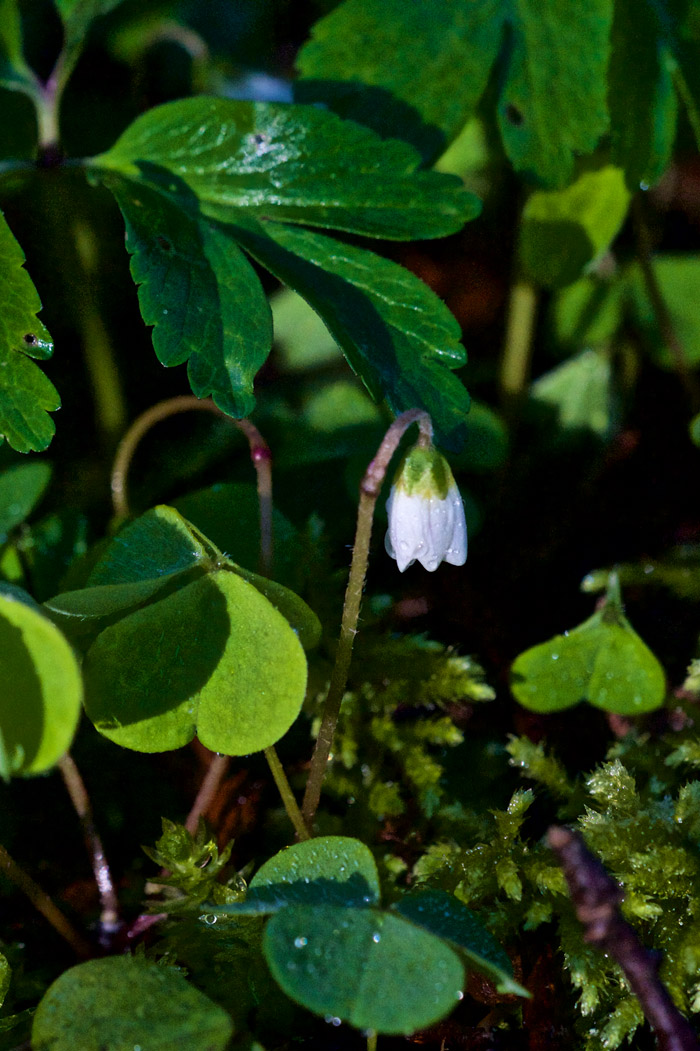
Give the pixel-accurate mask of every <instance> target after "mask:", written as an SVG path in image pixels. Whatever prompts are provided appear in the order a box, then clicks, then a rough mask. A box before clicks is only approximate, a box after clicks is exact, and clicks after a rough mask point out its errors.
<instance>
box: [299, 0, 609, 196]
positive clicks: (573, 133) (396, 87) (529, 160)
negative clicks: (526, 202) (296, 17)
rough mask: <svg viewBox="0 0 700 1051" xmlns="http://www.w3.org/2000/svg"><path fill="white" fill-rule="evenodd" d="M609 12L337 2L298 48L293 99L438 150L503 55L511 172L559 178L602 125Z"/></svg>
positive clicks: (564, 4)
mask: <svg viewBox="0 0 700 1051" xmlns="http://www.w3.org/2000/svg"><path fill="white" fill-rule="evenodd" d="M611 19H612V2H611V0H593V2H586V0H576V3H574V4H571V3H570V2H569V0H509V2H503V3H498V2H494V0H473V2H470V3H469V4H459V3H454V2H452V0H434V2H432V3H430V4H417V3H405V2H403V0H390V2H387V0H345V3H343V4H340V5H339V6H338V7H337V8H336V9H335V10H334V11H332V12H331V14H329V15H327V16H326V17H325V18H324V19H321V21H320V22H318V23H317V24H316V26H315V27H314V30H313V38H312V40H311V41H310V42H309V43H308V44H307V45H306V46H305V47H304V48H302V50H301V52H300V54H299V57H298V65H299V68H300V70H301V72H302V74H303V76H304V80H302V81H301V83H300V85H299V87H298V91H299V93H300V94H299V97H301V98H304V99H316V100H322V101H326V102H330V104H331V105H333V106H334V107H336V108H337V109H338V111H339V112H342V113H344V114H345V115H347V116H350V117H353V118H355V119H357V120H359V121H363V122H365V121H366V122H367V123H369V124H370V126H372V127H376V128H378V129H379V130H382V131H384V132H385V133H386V128H387V125H388V124H389V122H390V121H393V122H394V126H395V127H400V128H401V129H402V130H401V134H402V135H403V134H405V135H406V137H407V138H409V139H410V141H413V142H415V143H416V144H417V145H418V146H419V147H420V148H421V149H422V150H423V152H424V155H425V156H426V157H428V158H434V156H436V154H437V152H438V151H439V149H440V148H441V147H444V145H445V142H446V141H449V140H451V139H453V138H455V137H456V135H457V133H458V132H459V131H460V130H461V128H462V127H463V125H464V124H465V123H466V121H467V120H468V119H469V117H471V116H472V115H473V113H474V110H475V107H476V104H477V102H478V101H479V98H480V97H481V95H482V93H483V91H484V89H485V87H486V85H487V82H488V80H489V77H490V76H491V73H492V68H493V66H494V63H495V62H496V60H497V58H498V56H499V55H500V64H501V70H500V77H499V81H500V85H501V86H500V91H499V97H498V102H497V112H498V120H499V124H500V127H501V134H502V136H503V142H504V145H505V148H506V152H507V153H508V156H509V157H510V159H511V161H512V162H513V164H514V166H515V167H516V168H517V169H518V170H520V171H523V172H525V173H529V174H531V175H534V176H535V177H536V178H538V179H540V180H542V181H543V182H545V183H547V184H550V185H563V184H564V183H566V182H567V181H568V180H569V179H570V177H571V174H572V172H573V161H574V155H575V154H576V153H589V152H590V151H591V150H592V149H593V148H594V147H595V145H596V143H597V142H598V140H599V138H600V136H601V135H602V134H603V133H604V132H605V131H606V130H607V123H608V118H607V108H606V79H605V73H606V67H607V62H608V54H609V34H610V23H611ZM363 85H369V86H370V89H369V90H367V89H366V88H363ZM399 104H400V105H399ZM401 106H402V107H403V109H401ZM395 133H396V132H394V134H395Z"/></svg>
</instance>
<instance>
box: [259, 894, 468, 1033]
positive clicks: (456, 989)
mask: <svg viewBox="0 0 700 1051" xmlns="http://www.w3.org/2000/svg"><path fill="white" fill-rule="evenodd" d="M263 951H264V953H265V958H266V960H267V962H268V965H269V967H270V970H271V971H272V974H273V976H274V978H275V979H276V981H277V982H279V984H280V985H281V987H282V989H283V990H284V992H285V993H286V994H287V995H288V996H290V997H291V998H292V999H294V1000H296V1001H297V1002H298V1003H300V1004H303V1006H304V1007H308V1008H309V1010H311V1011H315V1012H316V1013H317V1014H320V1015H325V1016H326V1017H330V1018H338V1019H340V1020H341V1021H344V1022H349V1023H350V1024H351V1025H354V1026H356V1027H357V1028H358V1029H374V1030H375V1031H376V1032H378V1033H395V1034H403V1035H408V1034H410V1033H413V1032H415V1031H416V1030H417V1029H424V1028H426V1027H427V1026H429V1025H432V1024H433V1023H434V1022H437V1021H439V1019H441V1018H444V1017H445V1015H447V1014H449V1012H450V1011H451V1010H452V1009H453V1008H454V1007H456V1005H457V1003H458V1002H459V1000H461V999H462V996H463V988H464V969H463V967H462V964H461V962H460V960H459V957H458V956H457V954H456V953H455V952H454V950H453V949H451V948H450V947H449V946H448V945H447V944H446V943H445V942H444V941H442V939H440V938H436V937H435V936H434V935H432V934H430V933H428V931H425V930H421V929H420V928H419V927H417V926H415V925H414V924H413V923H409V922H408V921H407V920H404V919H403V918H402V917H401V916H397V915H395V914H392V913H382V912H380V911H379V910H378V909H368V908H344V907H342V906H338V905H294V906H289V907H288V908H284V909H280V911H279V912H277V913H276V914H275V915H274V916H273V917H272V918H271V919H270V920H269V921H268V924H267V927H266V928H265V935H264V940H263Z"/></svg>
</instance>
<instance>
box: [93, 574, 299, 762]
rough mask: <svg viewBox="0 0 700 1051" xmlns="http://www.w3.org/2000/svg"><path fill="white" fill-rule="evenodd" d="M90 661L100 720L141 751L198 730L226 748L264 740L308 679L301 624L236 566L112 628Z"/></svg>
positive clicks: (110, 733) (294, 709)
mask: <svg viewBox="0 0 700 1051" xmlns="http://www.w3.org/2000/svg"><path fill="white" fill-rule="evenodd" d="M84 668H85V682H86V700H85V707H86V711H87V713H88V715H89V717H90V719H91V720H92V721H93V722H94V724H95V726H96V727H97V729H98V730H99V731H100V733H102V734H104V735H105V736H106V737H109V738H110V740H113V741H115V742H116V743H117V744H120V745H122V746H124V747H126V748H133V749H135V750H136V751H143V752H161V751H167V750H169V749H173V748H180V747H182V746H183V745H185V744H187V743H188V742H189V741H191V740H192V738H193V737H194V736H195V734H197V736H198V737H199V739H200V741H201V742H202V744H204V745H205V746H206V747H207V748H211V749H212V751H215V752H221V753H223V754H226V755H245V754H247V753H249V752H254V751H259V750H262V749H263V748H267V747H268V746H269V745H271V744H274V743H275V742H276V741H277V740H279V738H280V737H281V736H282V735H283V734H284V733H286V731H287V730H288V729H289V727H290V726H291V725H292V723H293V722H294V720H295V719H296V717H297V715H298V714H299V711H300V708H301V704H302V702H303V700H304V693H305V689H306V659H305V657H304V651H303V649H302V647H301V644H300V642H299V639H298V638H297V636H296V634H295V632H294V631H293V630H292V628H291V627H290V626H289V624H288V623H287V621H286V620H285V618H284V617H283V616H282V615H281V614H280V613H278V611H277V610H276V609H275V608H274V607H273V606H272V605H271V604H270V603H269V602H268V601H267V599H265V598H264V597H263V596H262V595H261V594H260V593H259V592H258V591H257V589H256V588H254V587H253V586H252V585H251V584H249V583H247V582H246V581H245V580H243V579H241V577H239V576H237V575H236V573H234V572H232V571H229V570H218V571H215V572H212V573H209V574H207V575H206V576H204V577H202V578H200V579H199V580H196V581H194V582H193V583H191V584H187V585H186V586H185V587H182V588H180V589H179V590H177V591H176V592H174V593H173V594H171V595H168V596H167V597H166V598H163V599H161V600H160V601H158V602H154V603H152V604H151V605H149V606H146V607H145V608H144V609H140V610H137V611H136V612H134V613H131V614H130V615H129V616H127V617H124V618H123V619H122V620H120V621H118V623H116V624H114V625H113V626H111V627H109V628H107V629H106V630H105V631H103V632H102V633H101V635H99V637H98V638H97V640H96V642H95V643H94V644H93V645H92V647H91V648H90V650H89V651H88V654H87V657H86V659H85V666H84Z"/></svg>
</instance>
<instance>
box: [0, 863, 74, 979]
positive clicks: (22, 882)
mask: <svg viewBox="0 0 700 1051" xmlns="http://www.w3.org/2000/svg"><path fill="white" fill-rule="evenodd" d="M0 871H1V872H3V873H4V874H5V875H6V876H7V877H8V878H9V879H11V880H12V882H13V883H14V884H15V886H17V887H19V889H20V890H21V891H22V893H23V894H26V896H27V897H28V898H29V900H30V901H31V903H32V905H33V906H34V908H35V909H37V910H38V911H39V912H40V913H41V915H42V916H43V917H44V919H45V920H48V922H49V923H50V924H51V926H52V927H53V929H54V930H55V931H56V932H57V933H58V934H60V936H61V937H62V938H63V939H64V941H66V942H68V944H69V945H70V947H71V948H72V949H73V950H74V952H75V954H76V956H78V957H80V958H81V959H83V960H87V959H89V958H90V957H91V956H92V955H93V951H92V946H91V945H90V943H89V942H88V941H87V940H86V939H85V938H83V936H82V934H80V932H79V931H77V930H76V929H75V927H74V926H73V924H72V923H70V922H69V921H68V920H67V919H66V917H65V916H64V915H63V913H62V912H61V910H60V909H59V908H58V907H57V906H56V905H55V904H54V902H53V901H52V900H51V898H50V897H49V896H48V894H47V893H46V891H44V890H42V888H41V887H40V886H39V884H38V883H35V882H34V880H33V879H32V877H31V876H29V875H27V873H26V872H25V871H24V869H22V868H20V866H19V865H18V864H17V862H16V861H15V860H14V859H13V858H12V857H10V855H9V854H8V852H7V851H6V850H5V848H4V847H3V846H2V844H0Z"/></svg>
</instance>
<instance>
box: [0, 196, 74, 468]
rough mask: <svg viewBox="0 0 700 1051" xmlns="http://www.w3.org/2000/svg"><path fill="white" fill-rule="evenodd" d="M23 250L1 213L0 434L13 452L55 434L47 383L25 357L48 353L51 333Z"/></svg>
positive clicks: (54, 405)
mask: <svg viewBox="0 0 700 1051" xmlns="http://www.w3.org/2000/svg"><path fill="white" fill-rule="evenodd" d="M23 263H24V253H23V252H22V249H21V248H20V246H19V245H18V244H17V241H16V240H15V238H14V237H13V236H12V231H11V230H10V228H9V226H8V225H7V223H6V222H5V219H4V217H3V216H2V214H1V213H0V301H2V304H3V308H2V312H1V313H0V370H1V371H0V438H2V437H5V438H6V439H7V441H8V442H9V443H10V445H11V446H12V447H13V449H16V450H17V451H18V452H23V453H26V452H30V451H31V450H36V451H41V450H42V449H45V448H46V447H47V445H48V444H49V442H50V441H51V439H52V437H53V434H54V430H55V427H54V424H53V421H52V420H51V418H50V417H49V416H48V415H47V413H48V412H53V411H54V410H55V409H58V408H60V406H61V399H60V398H59V396H58V393H57V392H56V389H55V387H54V386H53V384H52V383H50V382H49V380H47V378H46V376H44V374H43V372H41V370H40V369H39V368H38V367H37V366H36V365H35V364H34V363H33V362H32V361H30V360H29V359H30V358H49V357H51V353H52V351H53V343H52V342H51V337H50V336H49V333H48V332H47V330H46V328H45V327H44V325H43V324H42V322H41V321H39V319H38V318H37V316H36V315H37V313H38V311H39V310H41V301H40V300H39V296H38V295H37V291H36V289H35V287H34V285H33V284H32V281H31V278H30V277H29V274H28V273H27V271H26V270H25V269H24V267H23Z"/></svg>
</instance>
